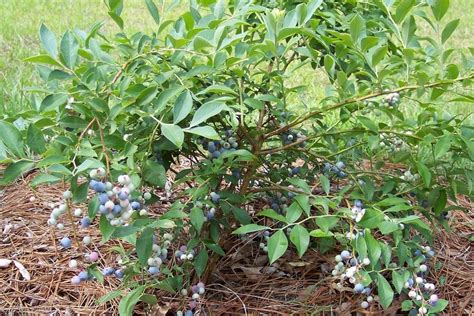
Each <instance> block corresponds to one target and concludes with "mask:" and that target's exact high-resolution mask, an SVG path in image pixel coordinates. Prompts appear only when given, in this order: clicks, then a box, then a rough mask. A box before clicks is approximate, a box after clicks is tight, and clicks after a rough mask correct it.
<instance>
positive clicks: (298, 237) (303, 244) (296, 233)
mask: <svg viewBox="0 0 474 316" xmlns="http://www.w3.org/2000/svg"><path fill="white" fill-rule="evenodd" d="M290 240H291V242H292V243H293V244H294V245H295V246H296V250H297V251H298V256H299V257H300V258H301V257H302V256H303V255H304V253H305V252H306V250H308V246H309V233H308V231H307V230H306V228H304V227H303V226H301V225H295V226H293V228H292V230H291V233H290Z"/></svg>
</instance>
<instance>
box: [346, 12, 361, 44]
mask: <svg viewBox="0 0 474 316" xmlns="http://www.w3.org/2000/svg"><path fill="white" fill-rule="evenodd" d="M349 31H350V33H351V37H352V39H353V40H354V42H356V43H357V42H359V40H360V39H361V37H363V36H365V21H364V19H363V18H362V17H361V16H360V15H359V14H356V15H355V16H354V18H352V20H351V23H350V28H349Z"/></svg>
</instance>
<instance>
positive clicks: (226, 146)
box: [222, 142, 230, 149]
mask: <svg viewBox="0 0 474 316" xmlns="http://www.w3.org/2000/svg"><path fill="white" fill-rule="evenodd" d="M222 147H224V148H225V149H229V148H230V144H229V143H228V142H225V143H224V145H222Z"/></svg>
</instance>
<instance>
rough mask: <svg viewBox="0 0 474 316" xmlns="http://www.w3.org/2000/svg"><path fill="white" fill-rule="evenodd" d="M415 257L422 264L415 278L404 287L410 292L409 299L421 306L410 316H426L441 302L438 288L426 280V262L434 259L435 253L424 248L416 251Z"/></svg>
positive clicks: (410, 279)
mask: <svg viewBox="0 0 474 316" xmlns="http://www.w3.org/2000/svg"><path fill="white" fill-rule="evenodd" d="M413 255H414V258H415V260H416V261H420V262H421V263H422V264H420V265H419V266H418V267H417V268H416V272H415V273H414V275H413V277H411V278H409V279H408V280H407V282H405V285H404V287H405V289H408V290H409V292H408V297H409V298H411V299H412V300H413V301H414V302H415V304H416V305H417V306H419V308H418V309H412V310H410V312H409V315H417V314H419V315H426V314H428V312H429V307H430V306H436V304H437V303H438V300H439V298H438V295H436V294H435V293H434V291H435V290H436V286H435V285H434V284H433V283H429V282H427V280H426V279H425V277H426V272H427V271H428V266H427V265H426V264H425V262H426V261H427V260H428V259H429V258H431V257H433V256H434V255H435V253H434V251H433V250H432V249H431V248H430V247H429V246H422V247H421V250H420V249H417V250H415V252H414V253H413Z"/></svg>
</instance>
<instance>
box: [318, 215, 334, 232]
mask: <svg viewBox="0 0 474 316" xmlns="http://www.w3.org/2000/svg"><path fill="white" fill-rule="evenodd" d="M315 221H316V225H318V226H319V227H320V228H321V229H322V230H323V231H325V232H326V233H327V232H329V230H330V229H331V228H332V227H334V226H335V225H336V224H337V222H339V217H338V216H335V215H321V216H318V217H317V218H316V219H315Z"/></svg>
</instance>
